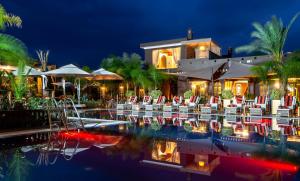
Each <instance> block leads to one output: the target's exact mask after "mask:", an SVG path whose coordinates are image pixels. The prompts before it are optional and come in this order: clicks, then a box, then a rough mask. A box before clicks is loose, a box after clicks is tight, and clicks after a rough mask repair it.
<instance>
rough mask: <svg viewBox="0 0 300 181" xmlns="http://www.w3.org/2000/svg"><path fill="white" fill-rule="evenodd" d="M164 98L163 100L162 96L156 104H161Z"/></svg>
mask: <svg viewBox="0 0 300 181" xmlns="http://www.w3.org/2000/svg"><path fill="white" fill-rule="evenodd" d="M162 98H163V97H162V96H159V97H158V99H157V102H156V104H160V103H161V102H162Z"/></svg>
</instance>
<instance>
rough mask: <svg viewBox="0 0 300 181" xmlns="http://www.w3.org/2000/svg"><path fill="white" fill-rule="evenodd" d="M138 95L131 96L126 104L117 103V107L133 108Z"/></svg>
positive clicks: (122, 108)
mask: <svg viewBox="0 0 300 181" xmlns="http://www.w3.org/2000/svg"><path fill="white" fill-rule="evenodd" d="M136 101H137V96H130V97H129V99H128V100H127V102H126V103H124V104H117V109H121V110H124V109H128V110H129V109H131V108H132V105H133V104H136Z"/></svg>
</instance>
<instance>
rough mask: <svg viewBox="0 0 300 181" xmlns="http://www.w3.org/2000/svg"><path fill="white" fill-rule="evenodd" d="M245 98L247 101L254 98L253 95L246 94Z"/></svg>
mask: <svg viewBox="0 0 300 181" xmlns="http://www.w3.org/2000/svg"><path fill="white" fill-rule="evenodd" d="M245 98H246V99H247V100H249V99H254V98H255V95H254V94H250V93H247V94H246V95H245Z"/></svg>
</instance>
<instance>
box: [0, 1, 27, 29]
mask: <svg viewBox="0 0 300 181" xmlns="http://www.w3.org/2000/svg"><path fill="white" fill-rule="evenodd" d="M12 26H14V27H18V28H20V27H22V19H21V18H20V17H19V16H16V15H13V14H10V13H7V12H6V10H5V8H4V7H3V6H2V5H1V4H0V30H5V28H6V27H12Z"/></svg>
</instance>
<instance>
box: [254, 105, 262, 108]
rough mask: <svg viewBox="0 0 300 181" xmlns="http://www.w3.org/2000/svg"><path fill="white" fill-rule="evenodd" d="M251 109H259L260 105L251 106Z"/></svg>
mask: <svg viewBox="0 0 300 181" xmlns="http://www.w3.org/2000/svg"><path fill="white" fill-rule="evenodd" d="M253 108H261V106H260V105H253Z"/></svg>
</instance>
